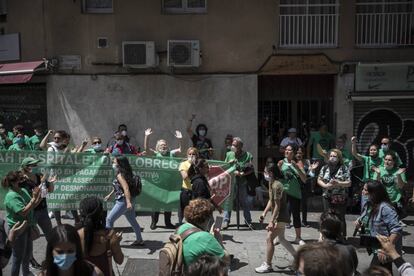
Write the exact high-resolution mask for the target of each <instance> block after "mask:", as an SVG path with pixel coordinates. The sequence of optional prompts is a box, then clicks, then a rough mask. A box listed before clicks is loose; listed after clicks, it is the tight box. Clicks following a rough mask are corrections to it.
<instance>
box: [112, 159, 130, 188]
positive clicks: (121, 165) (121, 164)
mask: <svg viewBox="0 0 414 276" xmlns="http://www.w3.org/2000/svg"><path fill="white" fill-rule="evenodd" d="M115 158H116V161H117V162H118V169H119V171H118V173H120V174H121V175H122V176H123V177H124V178H125V180H126V182H127V183H128V184H131V183H132V177H133V174H132V168H131V165H130V164H129V161H128V158H126V157H125V156H123V155H120V156H117V157H115Z"/></svg>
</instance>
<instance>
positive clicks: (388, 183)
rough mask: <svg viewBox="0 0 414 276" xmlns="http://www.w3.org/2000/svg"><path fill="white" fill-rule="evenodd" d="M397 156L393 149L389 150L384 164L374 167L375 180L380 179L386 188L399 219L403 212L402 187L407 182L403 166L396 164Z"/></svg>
mask: <svg viewBox="0 0 414 276" xmlns="http://www.w3.org/2000/svg"><path fill="white" fill-rule="evenodd" d="M396 160H397V156H396V155H395V153H394V152H393V151H389V152H388V153H387V154H386V155H385V156H384V164H383V165H381V166H379V167H374V168H373V169H374V171H375V175H374V177H375V178H376V180H378V181H381V183H382V184H383V185H384V186H385V189H386V190H387V194H388V197H389V198H390V201H391V202H392V204H393V205H394V207H395V208H396V210H397V213H398V216H399V217H400V219H401V216H402V213H403V195H402V189H403V187H404V185H405V184H407V178H406V176H405V168H398V167H397V166H396Z"/></svg>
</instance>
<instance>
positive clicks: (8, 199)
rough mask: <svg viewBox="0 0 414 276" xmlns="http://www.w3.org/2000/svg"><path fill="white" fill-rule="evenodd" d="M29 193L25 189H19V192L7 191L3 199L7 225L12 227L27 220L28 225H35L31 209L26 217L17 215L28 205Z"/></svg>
mask: <svg viewBox="0 0 414 276" xmlns="http://www.w3.org/2000/svg"><path fill="white" fill-rule="evenodd" d="M31 199H32V198H31V196H30V195H29V192H28V191H27V190H26V189H25V188H21V189H20V191H19V192H16V191H13V190H12V189H9V191H8V192H7V194H6V196H5V197H4V206H5V207H6V217H7V224H8V225H9V227H10V228H11V227H13V225H15V224H16V223H17V222H19V221H20V222H22V221H24V220H27V222H28V224H29V225H35V224H36V222H35V220H34V215H33V209H32V210H30V211H29V213H28V214H27V217H24V216H22V215H21V214H19V213H20V212H21V211H23V209H24V208H25V207H26V205H27V204H29V202H30V200H31Z"/></svg>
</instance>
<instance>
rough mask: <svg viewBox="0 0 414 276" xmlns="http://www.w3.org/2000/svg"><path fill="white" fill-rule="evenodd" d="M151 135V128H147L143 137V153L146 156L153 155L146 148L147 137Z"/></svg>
mask: <svg viewBox="0 0 414 276" xmlns="http://www.w3.org/2000/svg"><path fill="white" fill-rule="evenodd" d="M151 134H152V129H151V128H147V129H146V130H145V136H144V152H145V154H146V155H147V156H151V155H153V154H154V152H153V151H151V150H150V149H149V147H148V143H149V136H150V135H151Z"/></svg>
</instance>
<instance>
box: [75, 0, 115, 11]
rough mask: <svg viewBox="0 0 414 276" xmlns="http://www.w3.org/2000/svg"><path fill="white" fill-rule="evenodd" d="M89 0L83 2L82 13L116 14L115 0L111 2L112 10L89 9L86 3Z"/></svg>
mask: <svg viewBox="0 0 414 276" xmlns="http://www.w3.org/2000/svg"><path fill="white" fill-rule="evenodd" d="M87 1H88V0H82V2H81V4H82V13H86V14H89V13H91V14H111V13H114V0H111V8H87V7H86V3H87Z"/></svg>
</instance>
